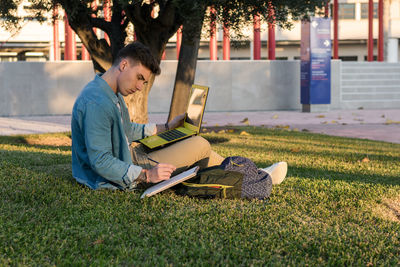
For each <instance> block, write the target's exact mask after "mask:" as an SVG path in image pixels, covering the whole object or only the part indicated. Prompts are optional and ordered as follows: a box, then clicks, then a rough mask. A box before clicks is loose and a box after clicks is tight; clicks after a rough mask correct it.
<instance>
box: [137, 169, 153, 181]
mask: <svg viewBox="0 0 400 267" xmlns="http://www.w3.org/2000/svg"><path fill="white" fill-rule="evenodd" d="M136 180H137V182H138V183H149V182H150V180H149V175H148V170H146V169H142V171H141V172H140V174H139V176H138V178H137V179H136Z"/></svg>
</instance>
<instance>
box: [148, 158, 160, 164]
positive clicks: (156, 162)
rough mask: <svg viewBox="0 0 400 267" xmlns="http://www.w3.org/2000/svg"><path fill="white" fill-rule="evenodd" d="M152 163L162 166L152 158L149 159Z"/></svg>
mask: <svg viewBox="0 0 400 267" xmlns="http://www.w3.org/2000/svg"><path fill="white" fill-rule="evenodd" d="M148 159H149V160H150V161H152V162H154V163H157V164H160V162H158V161H156V160H154V159H151V158H148Z"/></svg>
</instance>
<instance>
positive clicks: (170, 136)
mask: <svg viewBox="0 0 400 267" xmlns="http://www.w3.org/2000/svg"><path fill="white" fill-rule="evenodd" d="M207 96H208V87H207V86H201V85H195V84H194V85H192V90H191V92H190V97H189V103H188V106H187V109H186V114H185V119H184V122H183V126H181V127H177V128H175V129H172V130H169V131H165V132H162V133H159V134H156V135H152V136H149V137H146V138H143V139H140V140H139V142H140V143H142V144H144V145H145V146H147V147H148V148H151V149H153V148H158V147H160V146H164V145H167V144H170V143H173V142H176V141H178V140H181V139H184V138H187V137H190V136H193V135H196V134H198V133H199V132H200V127H201V123H202V121H203V114H204V109H205V107H206V101H207Z"/></svg>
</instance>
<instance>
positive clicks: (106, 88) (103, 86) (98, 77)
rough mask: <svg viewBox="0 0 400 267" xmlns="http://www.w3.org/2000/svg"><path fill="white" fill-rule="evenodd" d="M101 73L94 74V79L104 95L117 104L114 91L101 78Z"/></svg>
mask: <svg viewBox="0 0 400 267" xmlns="http://www.w3.org/2000/svg"><path fill="white" fill-rule="evenodd" d="M101 75H103V74H96V77H95V81H96V83H97V84H98V85H99V87H100V88H101V89H103V91H104V92H105V93H106V95H107V96H108V97H109V98H110V99H111V100H112V102H113V103H114V104H115V105H117V104H118V102H119V101H118V97H117V95H116V94H115V93H114V91H113V90H112V89H111V87H110V86H109V85H108V83H107V82H106V81H105V80H104V79H103V78H101Z"/></svg>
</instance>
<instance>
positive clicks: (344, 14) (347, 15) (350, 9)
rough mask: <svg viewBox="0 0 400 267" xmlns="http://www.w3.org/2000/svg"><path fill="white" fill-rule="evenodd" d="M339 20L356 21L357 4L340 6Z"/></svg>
mask: <svg viewBox="0 0 400 267" xmlns="http://www.w3.org/2000/svg"><path fill="white" fill-rule="evenodd" d="M338 15H339V19H355V18H356V5H355V4H339V14H338Z"/></svg>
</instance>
